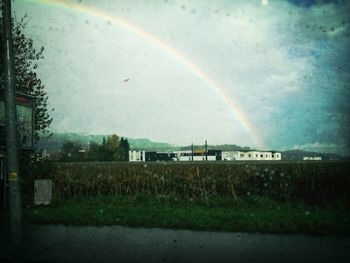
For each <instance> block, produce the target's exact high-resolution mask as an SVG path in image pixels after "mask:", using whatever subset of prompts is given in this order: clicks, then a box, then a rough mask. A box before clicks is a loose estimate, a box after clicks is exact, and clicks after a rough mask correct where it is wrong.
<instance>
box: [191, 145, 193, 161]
mask: <svg viewBox="0 0 350 263" xmlns="http://www.w3.org/2000/svg"><path fill="white" fill-rule="evenodd" d="M191 160H192V162H193V143H192V144H191Z"/></svg>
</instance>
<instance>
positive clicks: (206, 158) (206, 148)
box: [205, 140, 208, 161]
mask: <svg viewBox="0 0 350 263" xmlns="http://www.w3.org/2000/svg"><path fill="white" fill-rule="evenodd" d="M205 160H206V161H208V144H207V140H205Z"/></svg>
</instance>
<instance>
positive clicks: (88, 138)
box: [37, 133, 177, 153]
mask: <svg viewBox="0 0 350 263" xmlns="http://www.w3.org/2000/svg"><path fill="white" fill-rule="evenodd" d="M108 136H111V134H108V135H86V134H79V133H55V134H54V135H53V136H51V137H49V138H45V139H42V140H40V141H39V142H38V144H37V148H38V149H40V148H42V149H46V151H47V152H48V153H53V152H58V151H59V150H60V149H61V148H62V145H63V144H64V143H65V142H67V141H74V142H77V143H80V144H81V146H82V148H83V149H88V148H89V143H90V142H96V143H102V140H103V138H106V139H107V138H108ZM127 139H128V141H129V144H130V148H131V149H136V150H137V149H145V150H155V151H168V150H169V151H170V150H173V149H174V148H177V147H176V146H174V145H171V144H169V143H163V142H154V141H151V140H149V139H144V138H127Z"/></svg>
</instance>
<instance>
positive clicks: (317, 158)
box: [303, 156, 322, 161]
mask: <svg viewBox="0 0 350 263" xmlns="http://www.w3.org/2000/svg"><path fill="white" fill-rule="evenodd" d="M303 160H304V161H321V160H322V157H321V156H304V157H303Z"/></svg>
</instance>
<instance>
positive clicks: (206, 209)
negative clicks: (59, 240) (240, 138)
mask: <svg viewBox="0 0 350 263" xmlns="http://www.w3.org/2000/svg"><path fill="white" fill-rule="evenodd" d="M349 166H350V162H348V161H345V162H344V161H341V162H340V161H329V162H325V161H322V162H318V161H312V162H283V161H282V162H198V163H197V162H194V163H190V162H189V163H182V162H181V163H180V162H146V163H128V162H124V163H112V162H111V163H45V162H44V163H42V164H40V165H39V166H37V165H35V166H32V167H28V169H27V172H25V171H23V173H22V178H24V179H25V180H24V181H23V189H24V190H25V191H24V192H25V194H24V198H23V201H24V202H23V203H24V206H25V207H26V209H25V210H24V218H25V220H27V221H28V222H31V223H58V224H78V225H113V224H119V225H128V226H144V227H168V228H186V229H199V230H219V231H254V232H264V233H305V234H318V235H319V234H322V235H323V234H326V235H350V228H349V224H348V221H349V220H350V193H349V190H348V189H349V188H350V176H348V175H347V171H349V168H350V167H349ZM35 178H52V180H53V203H52V204H51V205H50V206H48V207H42V206H40V207H35V206H33V201H32V200H33V196H32V194H33V193H32V189H33V180H34V179H35Z"/></svg>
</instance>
